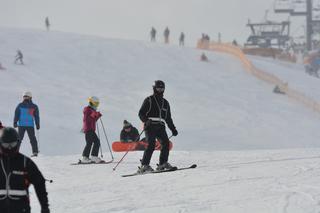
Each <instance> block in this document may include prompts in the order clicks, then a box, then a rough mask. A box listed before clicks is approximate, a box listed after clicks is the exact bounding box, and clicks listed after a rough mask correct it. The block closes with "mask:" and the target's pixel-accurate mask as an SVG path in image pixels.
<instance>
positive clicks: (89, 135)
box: [82, 130, 100, 157]
mask: <svg viewBox="0 0 320 213" xmlns="http://www.w3.org/2000/svg"><path fill="white" fill-rule="evenodd" d="M85 137H86V146H85V147H84V150H83V153H82V156H84V157H89V155H90V152H91V155H92V156H98V154H99V148H100V140H99V138H98V136H97V134H96V133H95V132H94V131H93V130H89V131H88V132H86V133H85ZM92 144H93V147H92ZM91 147H92V151H91Z"/></svg>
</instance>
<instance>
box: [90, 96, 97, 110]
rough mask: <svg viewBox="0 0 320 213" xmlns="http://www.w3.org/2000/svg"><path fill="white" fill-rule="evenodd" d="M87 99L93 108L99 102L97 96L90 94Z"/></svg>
mask: <svg viewBox="0 0 320 213" xmlns="http://www.w3.org/2000/svg"><path fill="white" fill-rule="evenodd" d="M88 101H89V104H90V105H91V106H93V107H94V108H98V106H99V103H100V101H99V98H98V97H96V96H91V97H89V98H88Z"/></svg>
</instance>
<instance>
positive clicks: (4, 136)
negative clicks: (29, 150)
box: [0, 127, 50, 213]
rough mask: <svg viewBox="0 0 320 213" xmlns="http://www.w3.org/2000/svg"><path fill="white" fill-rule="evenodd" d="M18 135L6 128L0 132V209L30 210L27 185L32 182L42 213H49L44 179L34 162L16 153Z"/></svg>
mask: <svg viewBox="0 0 320 213" xmlns="http://www.w3.org/2000/svg"><path fill="white" fill-rule="evenodd" d="M19 143H20V141H19V135H18V133H17V131H16V130H15V129H14V128H11V127H5V128H3V129H2V130H1V133H0V164H1V167H0V212H1V213H30V212H31V210H30V200H29V190H28V188H29V186H30V184H33V186H34V189H35V192H36V195H37V197H38V200H39V202H40V205H41V213H49V212H50V210H49V204H48V193H47V191H46V185H45V178H44V177H43V176H42V174H41V172H40V171H39V169H38V168H37V166H36V164H35V163H34V162H33V161H32V160H31V159H30V158H28V157H26V156H25V155H23V154H21V153H20V152H19Z"/></svg>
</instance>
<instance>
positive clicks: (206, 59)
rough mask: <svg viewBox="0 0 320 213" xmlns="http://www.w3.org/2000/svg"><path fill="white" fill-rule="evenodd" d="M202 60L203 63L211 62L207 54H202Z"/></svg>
mask: <svg viewBox="0 0 320 213" xmlns="http://www.w3.org/2000/svg"><path fill="white" fill-rule="evenodd" d="M200 60H201V61H209V60H208V57H207V56H206V54H204V53H202V54H201V56H200Z"/></svg>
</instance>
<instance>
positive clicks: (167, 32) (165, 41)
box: [163, 27, 170, 44]
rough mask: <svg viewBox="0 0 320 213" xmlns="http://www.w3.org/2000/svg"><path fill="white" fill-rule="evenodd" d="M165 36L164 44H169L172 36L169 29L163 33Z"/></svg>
mask: <svg viewBox="0 0 320 213" xmlns="http://www.w3.org/2000/svg"><path fill="white" fill-rule="evenodd" d="M163 35H164V43H166V44H169V35H170V30H169V28H168V27H166V29H165V30H164V32H163Z"/></svg>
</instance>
